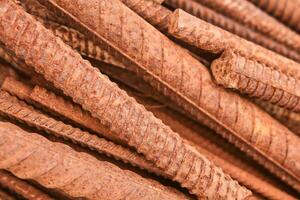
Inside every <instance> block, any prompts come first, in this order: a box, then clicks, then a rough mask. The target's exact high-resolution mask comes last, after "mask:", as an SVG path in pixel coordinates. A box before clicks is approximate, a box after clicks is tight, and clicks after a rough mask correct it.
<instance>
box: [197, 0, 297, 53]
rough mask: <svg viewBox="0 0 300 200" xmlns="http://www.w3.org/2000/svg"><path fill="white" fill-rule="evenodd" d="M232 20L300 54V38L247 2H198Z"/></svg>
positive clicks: (239, 0) (221, 0) (206, 0)
mask: <svg viewBox="0 0 300 200" xmlns="http://www.w3.org/2000/svg"><path fill="white" fill-rule="evenodd" d="M196 1H197V2H199V3H201V4H204V5H206V6H208V7H210V8H212V9H214V10H216V11H218V12H220V13H223V14H224V15H226V16H228V17H231V18H232V19H234V20H236V21H238V22H240V23H242V24H244V25H246V26H248V27H249V28H251V29H253V30H256V31H259V32H261V33H263V34H265V35H267V36H268V37H270V38H272V39H274V40H275V41H278V42H280V43H282V44H284V45H286V46H287V47H289V48H291V49H293V50H295V51H297V52H300V36H299V35H298V34H297V33H296V32H294V31H292V30H291V29H289V28H288V27H286V26H284V25H283V24H282V23H280V22H279V21H277V20H276V19H275V18H273V17H271V16H269V15H268V14H267V13H265V12H263V11H262V10H260V9H259V8H257V7H256V6H255V5H253V4H252V3H250V2H248V1H245V0H228V1H224V0H196Z"/></svg>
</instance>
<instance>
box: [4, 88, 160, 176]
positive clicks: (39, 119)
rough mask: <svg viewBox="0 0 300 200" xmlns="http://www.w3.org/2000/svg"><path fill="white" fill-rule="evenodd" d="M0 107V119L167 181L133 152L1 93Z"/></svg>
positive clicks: (140, 156) (150, 164) (151, 165)
mask: <svg viewBox="0 0 300 200" xmlns="http://www.w3.org/2000/svg"><path fill="white" fill-rule="evenodd" d="M0 105H1V108H0V114H1V115H3V116H6V117H9V118H12V119H14V120H17V121H19V122H21V123H24V124H26V125H28V126H31V127H35V128H37V129H39V130H42V131H44V132H46V133H48V134H53V135H55V136H58V137H62V138H64V139H67V140H70V141H72V142H73V143H77V144H80V145H82V146H85V147H88V148H90V149H92V150H96V151H98V152H99V153H104V154H106V155H108V156H110V157H114V158H115V159H117V160H122V161H123V162H125V163H129V164H131V165H133V166H137V167H140V168H141V169H145V170H147V171H149V172H152V173H155V174H157V175H162V176H165V177H166V175H165V174H163V173H161V170H159V169H157V168H156V167H154V166H153V164H152V163H150V162H149V161H147V160H146V159H145V158H144V157H143V156H142V155H140V154H138V153H136V152H135V151H133V150H130V149H128V148H125V147H123V146H121V145H117V144H115V143H113V142H109V141H107V140H106V139H104V138H100V137H97V136H95V135H92V134H90V133H88V132H85V131H81V130H80V129H77V128H74V127H72V126H70V125H66V124H64V123H63V122H61V121H57V120H55V119H53V118H51V117H48V116H47V115H45V114H43V113H40V112H38V111H37V110H35V109H34V108H32V107H30V106H28V105H26V104H25V103H23V102H21V101H19V100H17V99H16V98H15V97H13V96H10V95H9V94H8V93H6V92H3V91H0Z"/></svg>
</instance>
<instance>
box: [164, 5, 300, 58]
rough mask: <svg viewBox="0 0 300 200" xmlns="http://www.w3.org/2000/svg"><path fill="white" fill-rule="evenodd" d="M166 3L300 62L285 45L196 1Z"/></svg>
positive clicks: (297, 56)
mask: <svg viewBox="0 0 300 200" xmlns="http://www.w3.org/2000/svg"><path fill="white" fill-rule="evenodd" d="M165 3H166V4H167V5H168V6H171V7H173V8H174V9H176V8H181V9H183V10H185V11H186V12H188V13H190V14H192V15H194V16H196V17H198V18H200V19H202V20H204V21H207V22H209V23H211V24H214V25H215V26H218V27H220V28H223V29H224V30H227V31H229V32H231V33H234V34H236V35H238V36H240V37H242V38H245V39H247V40H249V41H252V42H254V43H257V44H260V45H262V46H264V47H265V48H268V49H270V50H273V51H275V52H277V53H279V54H281V55H284V56H286V57H288V58H291V59H293V60H295V61H300V54H299V52H297V51H295V50H292V49H289V48H288V47H286V46H285V45H283V44H281V43H279V42H277V41H274V40H272V39H271V38H269V37H267V36H265V35H264V34H261V33H259V32H256V31H254V30H252V29H251V28H249V27H247V26H245V25H243V24H240V23H238V22H236V21H234V20H233V19H231V18H229V17H226V16H224V15H222V14H220V13H218V12H216V11H214V10H212V9H210V8H208V7H206V6H204V5H202V4H200V3H197V2H195V1H194V0H166V1H165Z"/></svg>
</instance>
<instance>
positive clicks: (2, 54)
mask: <svg viewBox="0 0 300 200" xmlns="http://www.w3.org/2000/svg"><path fill="white" fill-rule="evenodd" d="M0 58H2V59H3V60H5V61H6V62H8V63H9V64H11V65H12V66H13V67H14V68H15V69H16V70H18V71H20V72H22V73H23V74H25V75H27V76H32V75H34V74H36V73H35V72H34V70H33V69H32V68H30V67H27V66H26V65H25V64H24V63H23V62H21V61H20V60H18V59H17V58H16V57H15V56H12V55H11V54H10V53H9V52H8V51H7V49H6V48H5V47H4V46H3V45H1V44H0Z"/></svg>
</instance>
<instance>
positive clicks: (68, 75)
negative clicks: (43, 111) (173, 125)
mask: <svg viewBox="0 0 300 200" xmlns="http://www.w3.org/2000/svg"><path fill="white" fill-rule="evenodd" d="M44 3H45V2H44ZM48 3H50V1H49V2H48ZM65 3H66V2H65ZM70 3H71V2H70ZM77 3H79V2H73V1H72V5H73V6H78V4H77ZM89 3H93V2H89ZM94 3H95V2H94ZM97 3H101V4H102V3H107V4H106V5H107V6H109V5H114V4H116V6H117V7H115V6H113V7H115V8H116V9H117V10H118V8H124V9H127V11H129V8H126V7H125V5H124V4H122V3H121V2H119V1H115V0H114V1H106V0H105V1H101V2H97ZM70 5H71V4H70ZM1 6H2V8H3V9H2V10H1V12H0V40H1V41H2V42H3V43H4V44H5V45H6V47H8V48H9V49H10V50H12V51H13V52H14V53H15V54H16V56H17V57H19V58H20V59H23V60H25V63H26V64H28V65H30V66H33V67H34V69H35V70H36V71H37V72H38V73H41V74H43V75H44V76H45V78H46V79H47V80H50V81H52V82H53V83H54V84H55V86H56V87H58V88H59V89H61V90H63V91H64V92H65V94H66V95H68V96H70V97H72V98H73V100H74V102H76V103H79V104H81V105H82V106H83V108H84V109H86V110H89V111H90V112H91V114H92V115H93V116H94V117H97V118H98V119H99V120H100V122H101V124H102V125H105V126H106V127H107V128H108V129H109V130H110V131H111V132H112V135H114V136H115V137H118V138H120V140H123V141H124V142H125V143H127V144H129V145H130V146H132V147H134V148H136V150H137V151H138V152H140V153H142V154H143V155H144V156H145V157H146V159H148V160H149V161H151V162H153V163H154V164H155V166H156V167H159V168H161V170H163V171H164V173H166V174H168V176H169V177H172V179H173V180H175V181H177V182H179V183H180V184H181V185H182V186H183V187H186V188H188V189H189V191H190V192H191V193H193V194H196V195H197V196H198V197H203V196H205V197H212V198H218V197H227V196H231V195H233V196H234V197H235V198H239V199H242V198H245V197H248V196H250V195H251V192H250V191H248V190H247V189H246V188H244V187H241V186H239V185H236V184H234V183H235V182H234V181H233V180H232V179H223V178H221V179H220V178H219V177H220V176H221V177H225V174H224V173H222V171H221V170H220V169H219V168H216V167H215V166H214V165H213V164H212V163H210V162H209V161H208V160H207V159H206V158H205V157H204V156H202V155H201V154H199V153H198V152H197V151H196V150H195V149H194V148H193V147H192V146H190V145H189V144H187V143H186V142H185V141H184V140H183V139H182V138H181V137H180V136H179V135H178V134H177V133H175V132H173V131H172V130H171V129H170V128H169V127H167V126H166V125H164V124H163V123H162V122H161V121H160V120H159V119H157V118H155V117H154V116H153V114H152V113H151V112H147V111H146V110H145V108H144V107H143V106H142V105H140V104H137V102H136V101H135V100H134V99H133V98H130V97H129V96H128V95H127V94H126V93H125V92H124V91H122V90H120V89H119V88H118V87H117V86H116V85H115V84H114V83H112V82H111V81H110V80H109V79H108V78H107V77H106V76H104V75H102V74H101V73H100V72H99V70H97V69H95V68H93V67H92V66H91V65H90V63H89V62H87V61H85V60H83V59H82V58H81V56H80V55H79V54H78V53H77V52H75V51H74V50H72V49H71V48H70V47H68V46H67V45H66V44H65V43H63V41H62V40H60V39H58V38H57V37H55V36H54V35H53V34H52V33H51V32H50V31H49V30H47V29H46V28H45V27H43V26H42V25H41V24H40V23H38V22H37V21H36V20H34V19H33V18H32V17H31V16H30V15H29V14H27V13H25V12H24V11H23V10H22V9H20V8H19V7H18V6H17V5H16V4H13V3H12V2H10V1H9V0H3V1H1ZM84 6H88V4H86V5H84ZM77 8H78V7H77ZM82 10H87V9H82ZM119 11H121V10H119ZM109 13H110V14H113V15H115V14H116V13H115V12H109ZM129 13H131V14H134V13H133V12H132V11H131V12H129ZM120 14H122V12H121V13H120ZM11 16H13V18H16V19H18V20H12V17H11ZM111 17H112V16H111ZM107 19H110V20H114V19H116V17H115V16H114V17H113V18H107ZM123 19H124V20H129V19H130V18H127V17H124V18H123ZM4 24H5V25H4ZM4 26H5V28H4V29H3V28H1V27H4ZM16 27H19V28H21V31H16V29H15V28H16ZM25 27H26V29H25ZM116 33H117V32H116ZM17 35H19V36H17ZM11 38H18V39H17V40H16V39H14V40H13V39H11ZM21 46H22V47H21ZM45 47H47V48H45ZM127 48H128V49H130V47H129V46H127ZM45 61H46V62H45ZM50 63H51V64H50ZM200 166H201V167H200ZM219 181H222V184H220V185H221V187H222V188H218V187H216V186H217V185H218V184H219ZM211 183H213V184H211ZM228 187H230V188H231V189H230V190H229V191H232V192H233V191H234V194H233V193H231V192H230V193H228V192H229V191H228V190H224V188H228ZM217 190H218V191H222V192H218V191H217Z"/></svg>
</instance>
